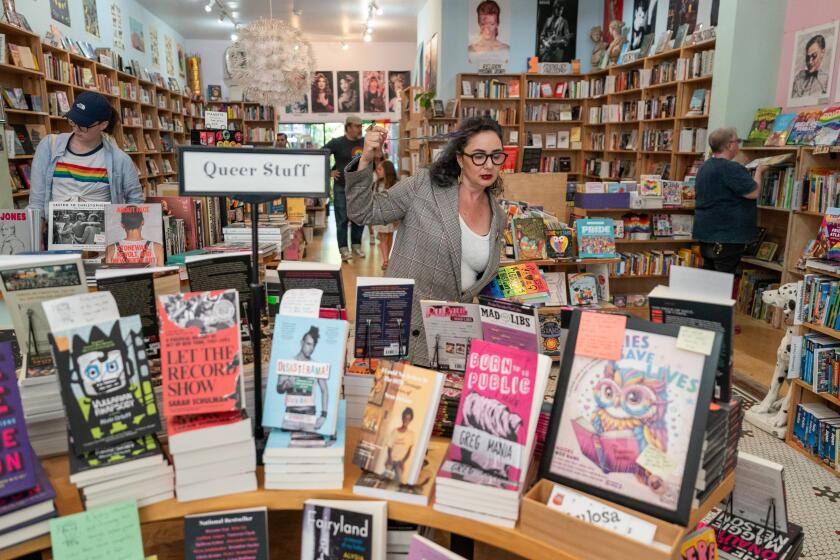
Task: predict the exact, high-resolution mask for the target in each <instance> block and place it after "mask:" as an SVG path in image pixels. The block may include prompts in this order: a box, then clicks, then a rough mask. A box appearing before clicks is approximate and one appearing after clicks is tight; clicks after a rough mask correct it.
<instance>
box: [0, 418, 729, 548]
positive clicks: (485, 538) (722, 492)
mask: <svg viewBox="0 0 840 560" xmlns="http://www.w3.org/2000/svg"><path fill="white" fill-rule="evenodd" d="M358 438H359V429H358V428H351V427H348V428H347V446H346V449H353V448H355V446H356V442H357V441H358ZM433 439H441V438H433ZM351 460H352V453H346V454H345V465H344V488H343V489H341V490H299V491H294V490H282V491H281V490H262V489H260V490H257V491H255V492H246V493H242V494H231V495H228V496H220V497H217V498H210V499H206V500H197V501H193V502H178V501H176V500H167V501H165V502H160V503H157V504H153V505H151V506H148V507H144V508H140V522H141V523H142V524H147V523H155V522H162V521H173V520H177V519H182V518H183V517H184V516H186V515H191V514H196V513H204V512H213V511H221V510H232V509H241V508H252V507H258V506H266V507H268V509H269V510H273V511H283V510H286V511H295V510H299V511H302V510H303V504H304V501H306V500H308V499H311V498H319V499H331V500H341V499H348V500H360V499H366V498H364V497H361V496H358V495H356V494H353V491H352V489H353V484H354V483H355V482H356V479H357V478H358V477H359V474H360V473H361V471H360V469H359V468H358V467H357V466H355V465H354V464H352V462H351ZM42 463H43V465H44V468H45V469H46V470H47V472H48V474H49V477H50V481H51V482H52V484H53V486H54V488H55V491H56V507H57V509H58V512H59V515H62V516H63V515H70V514H73V513H77V512H80V511H82V510H83V506H82V502H81V498H80V496H79V492H78V491H77V490H76V487H75V486H74V485H73V484H71V483H70V480H69V476H70V472H69V464H68V461H67V456H66V455H60V456H56V457H52V458H49V459H44V460H42ZM257 476H258V479H259V486H260V488H262V486H263V477H262V468H261V467H260V468H258V472H257ZM544 484H548V483H545V482H544ZM734 484H735V476H734V475H730V476H729V477H728V478H727V479H726V480H725V481H724V482H723V483H722V484H721V485H720V486H719V487H718V489H717V490H716V491H715V492H714V493H713V494H712V496H710V498H709V500H707V501H706V502H705V503H703V504H702V505H701V506H700V507H699V508H698V509H697V510H695V511H693V512H692V516H691V522H692V523H693V524H696V523H697V522H698V521H699V520H700V519H702V518H703V517H704V516H705V515H706V513H708V512H709V511H710V510H711V509H712V508H713V507H714V506H716V505H717V504H718V503H720V501H721V500H723V499H724V498H725V497H726V496H728V495H729V494H730V493H731V491H732V488H733V486H734ZM432 499H433V498H432ZM523 514H524V512H523ZM552 514H553V515H562V514H559V513H556V512H552ZM388 518H389V519H393V520H396V521H402V522H406V523H412V524H417V525H424V526H428V527H433V528H435V529H440V530H443V531H448V532H451V533H454V534H457V535H461V536H463V537H467V538H470V539H473V540H475V541H479V542H483V543H486V544H488V545H491V546H494V547H497V548H500V549H503V550H506V551H509V552H512V553H514V554H518V555H520V556H523V557H525V558H534V559H545V560H584V558H586V557H584V556H580V555H579V554H577V553H574V552H571V551H572V550H576V549H578V547H579V546H580V544H578V543H574V544H572V543H571V540H570V541H569V542H570V545H569V547H568V548H566V547H565V546H561V545H562V543H563V541H564V540H566V539H574V540H575V541H577V540H578V539H583V538H585V537H586V536H587V535H588V536H591V535H592V534H593V533H592V532H585V533H581V534H578V535H575V534H563V535H559V534H552V535H551V540H550V541H549V540H542V539H540V538H535V537H534V536H531V535H529V534H526V533H525V532H524V531H523V530H521V529H520V527H521V526H522V524H523V519H522V517H520V522H519V524H518V526H517V527H516V528H514V529H506V528H502V527H497V526H495V525H489V524H486V523H480V522H477V521H472V520H470V519H466V518H463V517H458V516H453V515H447V514H444V513H440V512H438V511H435V510H434V509H433V508H432V506H431V505H429V506H416V505H411V504H405V503H401V502H395V501H389V502H388ZM570 519H571V518H570ZM574 521H577V520H574ZM578 523H582V522H578ZM661 524H662V526H663V527H664V526H667V527H669V528H673V527H674V526H673V525H671V524H668V523H665V522H662V523H661ZM587 527H588V528H589V529H590V531H595V530H596V528H594V527H592V526H589V525H587ZM681 530H682V531H683V534H687V533H688V532H690V529H686V528H681ZM554 532H556V531H554ZM598 532H599V534H601V535H603V533H604V531H603V530H598ZM532 534H533V533H532ZM674 540H675V541H676V544H675V548H674V550H673V554H672V555H671V557H674V558H677V557H678V554H677V550H676V547H677V546H678V543H679V540H680V539H679V538H677V539H674ZM625 542H626V541H625V539H623V538H620V537H618V536H616V537H615V547H614V548H615V550H616V551H620V550H622V545H623V544H624V543H625ZM146 544H147V545H148V544H153V543H150V542H149V538H148V537H147V538H146ZM628 550H634V549H628ZM37 552H42V554H43V556H44V558H51V557H52V556H51V553H50V538H49V536H44V537H40V538H37V539H33V540H30V541H27V542H25V543H22V544H20V545H18V546H15V547H11V548H8V549H6V550H0V560H5V559H7V558H8V559H11V558H18V557H20V556H23V555H26V554H31V553H37ZM624 557H625V558H631V557H632V556H624ZM662 557H668V556H667V555H663V556H662Z"/></svg>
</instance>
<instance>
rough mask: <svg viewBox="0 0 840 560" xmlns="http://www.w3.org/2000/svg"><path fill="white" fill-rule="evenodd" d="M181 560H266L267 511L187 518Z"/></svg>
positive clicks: (235, 511)
mask: <svg viewBox="0 0 840 560" xmlns="http://www.w3.org/2000/svg"><path fill="white" fill-rule="evenodd" d="M184 558H185V559H186V560H199V559H204V558H219V559H223V558H230V559H234V558H236V559H239V560H268V508H265V507H261V508H255V509H238V510H229V511H216V512H212V513H201V514H197V515H187V516H186V517H184Z"/></svg>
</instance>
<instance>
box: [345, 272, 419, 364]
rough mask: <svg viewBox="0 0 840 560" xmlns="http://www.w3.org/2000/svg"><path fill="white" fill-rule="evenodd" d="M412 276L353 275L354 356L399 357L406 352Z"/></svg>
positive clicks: (409, 331)
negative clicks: (355, 276)
mask: <svg viewBox="0 0 840 560" xmlns="http://www.w3.org/2000/svg"><path fill="white" fill-rule="evenodd" d="M413 295H414V280H413V279H410V278H382V277H376V278H371V277H359V278H357V279H356V329H355V333H356V339H355V341H354V344H353V355H354V356H355V357H356V358H393V359H399V358H402V357H403V356H405V355H407V354H408V340H409V336H410V334H411V305H412V301H413V300H412V298H413Z"/></svg>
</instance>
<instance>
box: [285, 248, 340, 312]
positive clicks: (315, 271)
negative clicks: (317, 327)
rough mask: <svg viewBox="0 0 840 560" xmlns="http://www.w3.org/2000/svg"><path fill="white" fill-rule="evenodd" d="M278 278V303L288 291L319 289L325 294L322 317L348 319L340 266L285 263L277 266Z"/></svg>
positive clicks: (295, 262)
mask: <svg viewBox="0 0 840 560" xmlns="http://www.w3.org/2000/svg"><path fill="white" fill-rule="evenodd" d="M277 276H278V283H279V289H278V292H279V293H278V294H277V297H278V300H277V301H278V303H279V302H280V301H281V300H282V298H283V294H284V293H286V290H296V289H306V288H317V289H319V290H321V291H322V292H323V294H322V295H321V317H322V318H324V319H347V303H346V302H345V299H344V284H343V282H342V279H341V265H340V264H336V265H331V264H327V263H312V262H297V261H283V262H281V263H280V264H278V265H277Z"/></svg>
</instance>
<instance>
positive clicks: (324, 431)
mask: <svg viewBox="0 0 840 560" xmlns="http://www.w3.org/2000/svg"><path fill="white" fill-rule="evenodd" d="M346 344H347V321H342V320H341V319H319V318H310V317H290V316H287V315H277V316H276V317H275V319H274V337H273V339H272V341H271V360H270V362H269V366H268V383H267V384H266V389H265V408H264V409H263V417H262V424H263V426H270V427H272V428H280V429H283V430H290V431H303V432H315V433H318V434H321V435H325V436H331V435H334V434H335V429H336V423H337V421H338V402H339V399H340V397H341V381H342V378H343V376H344V360H345V348H346Z"/></svg>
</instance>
